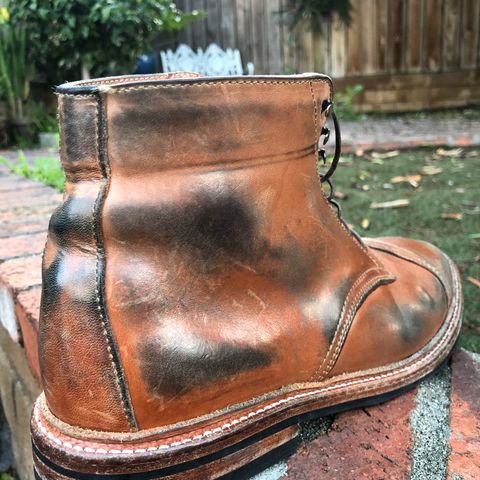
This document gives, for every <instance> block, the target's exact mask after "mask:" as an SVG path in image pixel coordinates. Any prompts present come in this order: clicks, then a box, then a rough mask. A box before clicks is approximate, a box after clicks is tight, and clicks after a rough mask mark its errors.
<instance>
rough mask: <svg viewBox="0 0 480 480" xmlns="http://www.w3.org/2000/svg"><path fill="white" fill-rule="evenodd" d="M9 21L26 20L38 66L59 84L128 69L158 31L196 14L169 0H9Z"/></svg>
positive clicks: (172, 27) (172, 28)
mask: <svg viewBox="0 0 480 480" xmlns="http://www.w3.org/2000/svg"><path fill="white" fill-rule="evenodd" d="M9 8H10V14H11V17H12V21H13V22H14V23H19V22H20V23H26V24H27V25H28V29H29V37H30V45H29V48H30V49H31V50H32V52H33V53H34V58H35V59H36V63H37V67H38V70H39V71H40V72H42V73H44V74H45V75H46V76H47V81H49V82H52V83H55V84H58V83H63V82H65V81H68V80H76V79H78V78H80V77H82V78H88V77H89V76H90V75H94V76H102V75H106V74H111V73H124V72H125V71H131V70H132V68H133V66H134V65H135V64H136V62H137V59H138V57H139V56H140V54H141V53H143V52H145V51H148V50H149V49H151V48H152V42H153V40H154V38H155V37H156V36H157V35H158V33H159V32H161V31H177V30H181V29H182V28H184V27H185V25H186V24H187V23H188V22H189V21H191V20H194V19H196V18H199V17H200V16H201V14H200V12H198V11H192V12H191V13H184V12H182V11H181V10H180V9H178V8H177V6H176V5H175V3H173V2H172V1H171V0H75V1H74V2H72V1H71V0H55V1H52V0H35V1H32V0H11V1H10V7H9Z"/></svg>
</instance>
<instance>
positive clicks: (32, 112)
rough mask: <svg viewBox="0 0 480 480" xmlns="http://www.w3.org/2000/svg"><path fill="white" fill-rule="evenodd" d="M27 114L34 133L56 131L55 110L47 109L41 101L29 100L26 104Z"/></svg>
mask: <svg viewBox="0 0 480 480" xmlns="http://www.w3.org/2000/svg"><path fill="white" fill-rule="evenodd" d="M27 110H28V116H29V118H30V120H31V122H32V125H33V127H34V129H35V130H36V133H40V132H47V133H57V132H58V120H57V115H56V113H55V112H52V111H49V109H48V108H47V107H46V105H45V104H44V103H43V102H31V103H29V105H28V106H27Z"/></svg>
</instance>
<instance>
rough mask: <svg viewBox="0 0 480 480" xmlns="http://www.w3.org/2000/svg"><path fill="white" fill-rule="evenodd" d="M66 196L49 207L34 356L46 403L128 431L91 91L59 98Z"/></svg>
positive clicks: (66, 415)
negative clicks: (106, 272)
mask: <svg viewBox="0 0 480 480" xmlns="http://www.w3.org/2000/svg"><path fill="white" fill-rule="evenodd" d="M59 117H60V125H61V149H60V152H61V159H62V164H63V167H64V169H65V174H66V185H65V198H64V201H63V203H62V204H61V205H60V206H59V207H58V208H57V209H56V210H55V212H54V213H53V215H52V217H51V219H50V223H49V230H48V238H47V242H46V245H45V251H44V258H43V267H42V268H43V272H42V276H43V288H42V302H41V312H40V328H39V342H40V345H39V356H40V369H41V375H42V382H43V387H44V390H45V396H46V399H47V402H48V405H49V407H50V409H51V411H52V413H53V414H54V415H56V416H57V417H58V418H59V419H60V420H62V421H64V422H66V423H69V424H72V425H77V426H80V427H82V428H90V429H95V430H112V431H127V430H130V429H131V428H132V423H133V422H132V421H131V418H129V415H128V405H125V400H124V398H125V389H126V387H125V382H124V379H123V376H122V375H121V367H120V366H119V365H118V356H117V355H116V346H115V342H114V339H113V338H112V335H111V331H110V328H109V326H108V324H107V321H108V319H107V318H106V313H105V309H104V305H103V291H102V290H103V280H102V275H103V265H104V263H105V259H104V254H103V248H102V245H101V243H100V242H99V235H100V233H99V228H100V227H99V225H100V218H99V216H100V210H101V201H102V196H103V195H104V193H105V186H106V179H105V177H104V174H103V173H102V168H101V165H100V161H99V154H98V152H99V148H98V145H99V142H98V135H99V126H98V125H99V120H98V117H99V113H98V99H97V98H96V96H95V95H88V96H87V95H82V96H80V97H78V98H74V97H71V96H66V95H65V96H60V97H59Z"/></svg>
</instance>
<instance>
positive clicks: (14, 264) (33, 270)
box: [0, 255, 42, 291]
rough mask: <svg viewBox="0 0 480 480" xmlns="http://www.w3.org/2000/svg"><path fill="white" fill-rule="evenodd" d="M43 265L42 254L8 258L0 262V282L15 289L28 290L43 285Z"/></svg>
mask: <svg viewBox="0 0 480 480" xmlns="http://www.w3.org/2000/svg"><path fill="white" fill-rule="evenodd" d="M41 267H42V256H41V255H33V256H29V257H20V258H15V259H13V260H7V261H5V262H3V263H0V282H3V283H4V284H6V285H8V286H10V288H11V289H12V290H13V291H21V290H26V289H28V288H30V287H33V286H35V285H41V283H42V275H41Z"/></svg>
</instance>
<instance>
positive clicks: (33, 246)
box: [0, 232, 46, 261]
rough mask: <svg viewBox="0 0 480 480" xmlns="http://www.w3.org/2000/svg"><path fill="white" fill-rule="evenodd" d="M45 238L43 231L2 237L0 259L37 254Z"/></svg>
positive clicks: (41, 248) (0, 240)
mask: <svg viewBox="0 0 480 480" xmlns="http://www.w3.org/2000/svg"><path fill="white" fill-rule="evenodd" d="M45 239H46V233H45V232H41V233H34V234H32V235H20V236H18V237H12V238H2V239H0V261H2V260H3V261H4V260H8V259H10V258H15V257H22V256H26V255H35V254H39V253H41V252H42V251H43V247H44V245H45Z"/></svg>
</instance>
